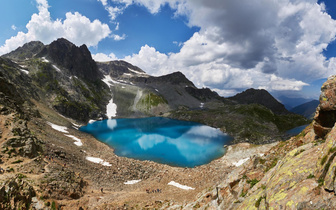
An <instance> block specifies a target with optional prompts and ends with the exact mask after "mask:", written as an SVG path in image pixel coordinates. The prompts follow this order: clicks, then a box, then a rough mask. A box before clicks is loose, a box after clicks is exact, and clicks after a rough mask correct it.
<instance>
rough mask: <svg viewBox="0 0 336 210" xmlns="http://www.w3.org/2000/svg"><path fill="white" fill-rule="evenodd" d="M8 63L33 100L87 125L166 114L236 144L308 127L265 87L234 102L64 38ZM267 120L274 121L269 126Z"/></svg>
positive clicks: (31, 47)
mask: <svg viewBox="0 0 336 210" xmlns="http://www.w3.org/2000/svg"><path fill="white" fill-rule="evenodd" d="M2 58H3V59H7V61H6V62H7V63H6V64H4V65H6V66H7V67H8V68H12V69H13V70H11V72H10V73H8V72H7V73H6V69H4V74H7V75H8V76H10V77H11V78H10V79H11V80H12V81H13V83H14V84H17V86H18V88H19V89H22V91H23V93H26V94H27V98H31V97H32V95H34V97H33V98H34V99H35V100H38V101H40V102H41V103H43V104H46V105H47V106H48V107H51V108H53V109H55V110H56V111H58V112H59V113H60V114H62V115H64V116H66V117H70V118H72V119H75V120H77V121H79V122H88V121H89V120H90V119H95V120H97V119H106V118H108V117H111V116H115V117H119V118H130V117H131V118H132V117H147V116H165V117H172V118H176V119H183V120H193V121H197V122H200V123H204V124H208V125H210V126H214V127H218V128H220V129H222V130H223V131H224V132H227V133H229V134H230V135H232V136H234V137H235V141H236V142H242V141H251V142H255V143H262V142H269V141H274V140H275V139H279V138H281V136H282V135H283V133H284V132H285V131H286V130H289V129H291V128H294V127H296V126H299V125H302V124H306V123H307V121H306V120H305V119H304V118H302V117H300V116H298V115H297V116H295V115H292V114H290V113H289V112H288V111H287V110H286V109H285V108H284V107H283V106H282V105H281V104H280V103H279V102H277V101H276V100H275V99H274V98H273V97H272V96H271V95H270V94H269V93H268V92H267V91H265V90H254V89H249V90H247V91H245V92H243V93H241V94H237V95H236V96H234V97H231V98H228V99H226V98H223V97H221V96H219V95H218V94H217V93H216V92H214V91H212V90H210V89H209V88H202V89H199V88H197V87H196V86H195V85H194V84H193V83H192V82H191V81H190V80H189V79H188V78H186V77H185V75H183V74H182V73H181V72H174V73H171V74H168V75H163V76H159V77H154V76H151V75H148V74H146V72H145V71H144V70H142V69H140V68H139V67H136V66H134V65H132V64H130V63H127V62H125V61H120V60H119V61H111V62H95V61H94V60H93V59H92V57H91V54H90V52H89V50H88V49H87V47H86V46H85V45H82V46H79V47H78V46H76V45H74V44H72V43H71V42H69V41H68V40H66V39H63V38H60V39H57V40H55V41H53V42H52V43H51V44H49V45H43V44H42V43H41V42H31V43H28V44H25V45H24V46H22V47H20V48H18V49H16V50H15V51H13V52H11V53H9V54H6V55H4V56H2ZM12 61H13V62H12ZM18 74H20V75H21V76H20V77H17V75H18ZM11 75H12V76H11ZM19 78H21V80H19ZM20 84H25V85H23V86H21V85H20ZM24 95H25V94H24ZM255 103H256V104H259V105H260V106H255V105H252V104H255ZM223 108H224V109H226V110H230V111H224V110H223ZM269 110H272V112H273V113H274V114H275V115H274V116H273V114H272V113H270V112H269ZM199 112H201V114H200V113H199ZM212 113H217V116H216V118H217V119H218V122H220V123H218V122H216V123H215V122H212V119H214V116H212ZM280 115H283V116H280ZM196 116H203V118H202V119H198V118H197V117H196ZM195 117H196V118H195ZM237 119H239V120H237ZM251 121H252V122H253V123H251ZM264 123H270V124H269V126H268V127H269V128H268V129H265V126H263V124H264ZM270 128H272V129H270Z"/></svg>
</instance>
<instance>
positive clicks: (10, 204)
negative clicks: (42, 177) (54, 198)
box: [0, 174, 36, 209]
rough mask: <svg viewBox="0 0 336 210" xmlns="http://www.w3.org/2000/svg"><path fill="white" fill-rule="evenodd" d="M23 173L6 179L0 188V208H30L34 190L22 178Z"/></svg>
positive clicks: (34, 193)
mask: <svg viewBox="0 0 336 210" xmlns="http://www.w3.org/2000/svg"><path fill="white" fill-rule="evenodd" d="M23 178H24V177H23V175H22V174H18V175H16V177H14V178H12V179H9V180H7V181H6V182H5V183H3V184H2V186H1V188H0V209H30V208H29V207H30V204H31V203H32V199H33V197H35V196H36V192H35V190H34V188H33V187H32V186H30V185H29V184H28V183H27V182H26V181H24V180H23Z"/></svg>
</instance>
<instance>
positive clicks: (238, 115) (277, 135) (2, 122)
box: [0, 39, 335, 209]
mask: <svg viewBox="0 0 336 210" xmlns="http://www.w3.org/2000/svg"><path fill="white" fill-rule="evenodd" d="M331 83H332V81H331V82H330V84H331ZM328 87H329V86H328ZM330 87H331V85H330ZM332 87H333V86H332ZM254 92H261V94H260V93H255V94H252V96H253V97H249V101H250V102H251V103H250V104H245V102H243V101H242V102H239V100H238V99H237V100H233V99H231V98H229V99H228V98H223V97H221V96H219V95H218V94H217V93H216V92H214V91H212V90H210V89H208V88H202V89H200V88H197V87H196V86H195V85H194V84H193V83H192V82H191V81H190V80H189V79H188V78H187V77H186V76H185V75H183V73H181V72H174V73H171V74H168V75H163V76H159V77H153V76H151V75H148V74H147V73H145V71H144V70H142V69H140V68H138V67H136V66H134V65H132V64H130V63H127V62H125V61H111V62H103V63H100V62H95V61H94V60H93V59H92V58H91V55H90V52H89V51H88V49H87V47H86V46H85V45H83V46H76V45H74V44H72V43H71V42H69V41H67V40H65V39H58V40H55V41H54V42H52V43H51V44H49V45H43V44H42V43H41V42H31V43H28V44H25V45H24V46H22V47H20V48H18V49H17V50H15V51H13V52H11V53H9V54H7V55H4V56H1V57H0V148H1V149H0V163H1V169H0V174H1V176H0V209H9V208H10V209H30V208H32V209H35V208H36V209H41V208H64V209H83V208H88V209H107V208H111V209H125V208H126V209H132V208H133V209H139V208H152V209H154V208H157V209H159V208H161V209H167V208H171V209H181V207H182V208H185V209H191V208H199V207H200V208H203V207H204V209H205V208H207V207H210V206H213V205H216V206H217V207H218V206H219V207H218V208H219V209H230V206H231V207H232V209H244V207H245V206H248V205H249V206H258V205H260V206H261V207H262V206H269V207H274V208H277V207H278V206H277V202H281V205H282V206H285V204H286V205H287V204H288V205H294V206H295V205H296V203H299V202H298V201H297V198H296V197H295V199H291V198H292V196H296V195H298V196H297V197H299V198H300V199H304V201H305V203H302V204H298V205H300V206H302V208H306V207H307V205H310V201H312V202H314V205H315V204H316V206H314V209H315V208H317V209H321V208H325V209H327V207H328V206H326V205H325V206H323V204H324V203H327V204H328V205H329V203H330V202H331V204H333V203H332V202H334V200H335V199H334V197H333V196H334V189H333V188H332V186H333V185H332V183H333V180H334V173H333V168H334V167H333V165H334V160H333V158H334V157H335V154H334V153H335V151H334V148H332V145H334V143H333V142H332V141H334V139H335V135H334V134H335V129H333V127H332V126H333V124H334V119H335V116H334V112H335V111H334V110H329V111H328V109H329V108H330V107H332V104H333V100H332V99H329V98H328V97H329V96H333V94H332V89H331V92H326V93H325V95H324V96H323V97H321V100H322V102H323V103H322V104H324V105H326V104H325V103H326V102H328V104H327V105H328V106H327V107H322V105H321V104H320V108H321V110H322V111H321V112H320V113H319V115H318V117H317V118H316V119H315V121H314V128H315V130H316V132H318V131H320V132H319V134H321V135H319V137H318V138H317V137H316V135H315V134H314V133H312V132H314V131H313V128H312V126H311V127H310V128H307V130H305V131H304V132H302V133H301V134H300V135H298V136H296V137H293V138H291V139H290V140H288V141H283V140H285V138H286V136H285V134H284V133H285V132H286V131H287V130H289V129H291V128H294V127H297V126H299V125H304V124H307V123H309V121H308V120H307V119H305V118H304V117H303V116H300V115H296V114H293V113H288V114H286V113H283V112H282V111H281V109H280V108H278V107H277V106H273V105H274V104H275V103H271V106H270V105H269V104H264V105H262V102H263V100H273V99H272V98H270V97H269V96H267V92H265V91H253V90H252V93H254ZM245 94H246V93H245ZM260 95H261V96H260ZM242 98H248V97H247V96H245V97H242ZM265 98H266V99H265ZM324 99H325V100H324ZM266 106H269V108H268V107H266ZM271 108H272V109H273V110H271ZM111 113H113V114H111ZM278 113H279V114H278ZM112 116H113V118H115V117H120V118H126V117H127V118H136V117H151V116H162V117H169V118H173V119H180V120H186V121H194V122H199V123H203V124H206V125H209V126H212V127H213V128H216V129H220V130H221V131H223V132H225V133H227V134H229V135H231V136H232V137H234V140H233V141H232V142H230V143H231V144H232V145H230V146H228V148H227V149H226V155H225V156H223V157H219V158H218V159H216V160H214V161H212V162H211V163H208V164H206V165H203V166H199V167H196V168H179V167H172V166H169V165H165V164H159V163H156V162H154V161H140V160H136V159H131V158H126V157H119V156H117V155H116V154H115V153H114V149H113V148H110V147H109V146H108V145H106V144H104V143H102V142H100V141H98V140H97V139H95V138H94V137H93V136H91V135H88V134H86V133H83V132H81V131H80V130H79V127H80V126H81V125H84V124H87V123H88V122H90V120H102V119H106V118H108V117H109V118H110V117H112ZM101 123H102V124H104V123H105V124H104V125H103V126H104V127H105V126H108V127H109V128H111V129H113V128H114V127H115V124H116V123H117V121H116V120H114V119H111V120H108V121H103V122H101ZM89 126H90V125H89ZM183 129H184V128H183ZM192 132H199V133H202V132H203V130H202V127H200V129H197V130H194V131H193V130H190V133H189V132H188V135H192ZM328 132H330V133H329V134H328ZM327 134H328V135H327ZM101 135H105V133H104V132H102V133H101ZM123 135H128V134H127V132H125V133H124V134H123ZM144 141H146V140H144V139H139V145H140V146H143V145H145V148H147V149H150V148H149V147H148V145H149V144H147V143H148V142H144ZM167 141H171V140H167ZM151 143H153V144H160V143H161V142H160V141H157V139H151ZM193 143H194V145H195V147H202V143H201V142H199V141H198V140H197V139H195V141H193ZM268 143H271V144H268ZM122 144H124V142H122ZM125 145H126V143H125ZM174 145H176V146H177V147H181V148H182V149H185V145H183V143H180V142H174ZM321 151H323V153H321ZM186 158H195V157H194V156H193V155H192V154H191V155H190V156H186ZM278 162H279V163H278ZM298 164H299V165H298ZM300 164H302V167H301V165H300ZM329 166H330V170H329ZM298 169H299V170H298ZM327 172H328V173H327ZM3 173H4V175H2V174H3ZM282 177H284V178H283V179H282ZM308 177H309V178H308ZM320 178H321V180H322V181H321V180H320ZM172 180H174V182H172ZM324 180H325V182H324ZM135 182H137V183H136V184H133V185H128V184H129V183H135ZM257 182H258V183H259V184H258V183H257ZM176 183H181V184H182V185H185V186H191V187H192V188H190V189H192V190H189V191H188V193H187V194H186V193H185V192H186V191H184V190H182V189H181V190H180V189H177V188H176V186H179V187H180V186H181V185H177V184H176ZM278 183H280V184H278ZM288 183H290V184H291V186H289V185H288ZM171 185H173V186H171ZM209 186H212V187H209ZM253 186H254V187H253ZM301 186H303V187H302V188H300V187H301ZM278 187H280V189H279V188H278ZM184 188H185V187H184ZM145 189H147V190H145ZM154 189H155V190H154ZM157 189H159V190H157ZM216 189H218V191H216ZM324 189H328V191H325V190H324ZM115 192H118V193H115ZM155 192H156V194H150V193H155ZM158 192H160V193H158ZM204 192H206V194H204V195H203V193H204ZM306 192H309V193H306ZM134 193H135V194H136V195H137V196H134ZM153 195H154V196H153ZM309 196H311V197H309ZM314 196H315V197H316V200H314V198H315V197H314ZM322 197H323V198H322ZM282 198H284V199H285V201H284V200H282ZM308 198H309V199H308ZM321 200H322V202H320V201H321ZM258 201H259V202H258ZM292 201H293V202H294V204H292ZM328 202H329V203H328ZM258 203H259V204H258ZM321 203H322V204H321ZM331 204H330V205H329V207H330V206H334V205H331ZM190 205H191V206H190ZM202 206H203V207H202ZM240 206H242V208H240ZM226 207H228V208H226ZM295 207H296V206H295ZM215 208H216V207H215Z"/></svg>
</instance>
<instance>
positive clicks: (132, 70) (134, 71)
mask: <svg viewBox="0 0 336 210" xmlns="http://www.w3.org/2000/svg"><path fill="white" fill-rule="evenodd" d="M128 70H129V71H131V72H133V73H136V74H143V75H147V74H146V73H143V72H138V71H136V70H134V69H131V68H128Z"/></svg>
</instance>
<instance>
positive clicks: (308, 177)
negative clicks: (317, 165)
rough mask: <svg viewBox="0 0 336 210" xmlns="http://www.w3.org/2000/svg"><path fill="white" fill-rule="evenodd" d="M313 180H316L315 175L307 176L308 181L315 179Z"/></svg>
mask: <svg viewBox="0 0 336 210" xmlns="http://www.w3.org/2000/svg"><path fill="white" fill-rule="evenodd" d="M313 178H315V176H314V174H309V175H308V176H307V179H313Z"/></svg>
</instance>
